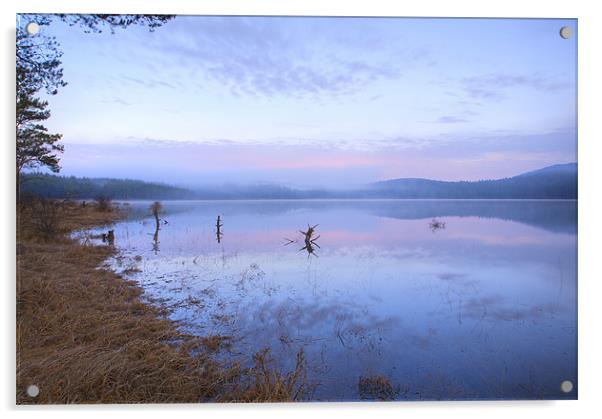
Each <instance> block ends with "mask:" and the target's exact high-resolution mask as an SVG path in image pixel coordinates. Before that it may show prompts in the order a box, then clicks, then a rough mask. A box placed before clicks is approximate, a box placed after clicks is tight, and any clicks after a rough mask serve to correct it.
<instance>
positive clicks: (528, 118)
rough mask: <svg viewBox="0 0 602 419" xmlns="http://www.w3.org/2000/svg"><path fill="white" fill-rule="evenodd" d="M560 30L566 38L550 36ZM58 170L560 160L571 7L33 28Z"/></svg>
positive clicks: (109, 173) (487, 172)
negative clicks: (549, 11)
mask: <svg viewBox="0 0 602 419" xmlns="http://www.w3.org/2000/svg"><path fill="white" fill-rule="evenodd" d="M562 26H569V27H571V28H572V32H573V36H572V37H571V38H570V39H563V38H562V37H560V36H559V29H560V28H561V27H562ZM42 30H45V31H48V32H49V33H50V34H51V35H54V36H56V38H57V41H58V42H59V43H60V44H61V46H62V49H63V51H64V55H63V57H62V61H63V66H64V77H65V80H66V81H67V82H68V83H69V84H68V86H66V87H64V88H62V89H60V91H59V93H58V94H57V95H55V96H52V97H49V98H48V100H49V101H50V109H51V111H52V117H51V118H50V120H48V123H47V126H48V128H49V129H50V130H51V131H52V132H60V133H62V134H63V140H62V141H63V144H64V145H65V152H64V155H63V156H62V160H61V165H62V170H61V172H62V173H63V174H66V175H76V176H94V177H96V176H103V177H128V178H135V179H143V180H149V181H161V182H166V183H172V184H178V185H184V186H195V185H209V184H224V183H241V184H250V183H264V182H266V183H278V184H285V185H289V186H295V187H315V186H324V187H353V186H357V185H362V184H365V183H369V182H373V181H378V180H384V179H393V178H401V177H424V178H430V179H442V180H476V179H491V178H501V177H507V176H513V175H516V174H519V173H522V172H525V171H529V170H534V169H538V168H541V167H544V166H547V165H551V164H557V163H567V162H574V161H576V141H577V129H576V82H577V79H576V48H577V42H576V33H577V23H576V21H575V20H544V19H542V20H534V19H524V20H518V19H418V18H412V19H409V18H308V17H299V18H293V17H195V16H186V17H184V16H178V17H176V18H175V19H174V20H172V21H169V22H168V23H166V24H165V25H164V26H163V27H160V28H158V29H156V30H155V31H154V32H149V31H148V29H146V28H143V27H129V28H127V29H125V30H121V29H117V30H116V31H115V33H114V34H111V33H110V31H109V30H106V31H103V33H100V34H96V33H88V34H87V33H84V32H83V30H82V29H81V28H79V27H69V26H68V25H66V24H64V23H62V22H55V23H53V24H52V25H51V26H50V27H43V28H42Z"/></svg>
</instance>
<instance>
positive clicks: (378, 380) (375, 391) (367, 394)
mask: <svg viewBox="0 0 602 419" xmlns="http://www.w3.org/2000/svg"><path fill="white" fill-rule="evenodd" d="M358 390H359V394H360V399H363V400H395V397H396V395H397V393H398V392H397V391H396V390H395V389H394V388H393V385H392V384H391V381H389V379H388V378H387V377H385V376H384V375H369V376H360V378H359V382H358Z"/></svg>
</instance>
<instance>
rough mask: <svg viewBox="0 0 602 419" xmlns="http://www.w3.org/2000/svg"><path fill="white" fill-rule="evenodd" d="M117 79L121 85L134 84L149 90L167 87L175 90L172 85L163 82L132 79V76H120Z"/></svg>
mask: <svg viewBox="0 0 602 419" xmlns="http://www.w3.org/2000/svg"><path fill="white" fill-rule="evenodd" d="M119 78H120V80H121V82H122V83H123V84H136V85H138V86H142V87H145V88H149V89H152V88H154V87H167V88H170V89H175V88H176V87H175V86H174V85H173V84H171V83H168V82H166V81H163V80H157V79H141V78H138V77H132V76H127V75H121V76H120V77H119Z"/></svg>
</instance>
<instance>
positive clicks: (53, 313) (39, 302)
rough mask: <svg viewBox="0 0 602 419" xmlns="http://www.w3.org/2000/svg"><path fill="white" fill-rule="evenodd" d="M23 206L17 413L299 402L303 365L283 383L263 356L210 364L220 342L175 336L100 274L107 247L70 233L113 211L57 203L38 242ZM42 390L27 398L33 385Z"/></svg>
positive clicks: (129, 292) (130, 290) (114, 279)
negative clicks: (50, 225) (51, 225)
mask: <svg viewBox="0 0 602 419" xmlns="http://www.w3.org/2000/svg"><path fill="white" fill-rule="evenodd" d="M34 210H35V208H34V207H33V206H29V205H22V206H21V208H20V210H19V217H18V233H17V236H18V237H17V242H18V243H17V403H19V404H38V403H170V402H180V403H186V402H206V401H228V402H231V401H240V402H280V401H293V400H299V399H301V398H302V396H303V392H304V389H305V387H304V382H305V370H306V365H305V360H304V358H303V354H302V353H300V354H299V355H298V357H297V363H296V367H295V370H294V371H292V372H290V373H286V374H285V373H280V372H278V371H275V370H274V369H272V368H271V367H270V362H269V356H268V353H267V352H261V353H259V354H256V355H255V356H254V358H253V359H254V362H255V365H254V366H253V367H251V368H242V367H241V366H240V365H238V364H235V363H233V364H228V365H224V364H222V363H218V362H217V361H215V360H212V359H211V356H210V353H211V352H212V351H215V350H218V349H219V347H220V346H222V345H224V344H225V343H227V340H228V339H227V338H224V337H215V336H210V337H205V338H203V337H200V338H199V337H194V336H189V335H186V334H184V333H181V332H180V331H179V330H178V329H177V328H176V327H175V325H174V323H172V322H171V321H169V320H168V319H166V318H165V317H164V316H162V313H161V311H160V310H159V309H158V308H155V307H153V306H151V305H149V304H145V303H144V302H143V301H142V300H141V294H142V289H141V288H140V287H138V286H137V285H136V283H134V282H131V281H127V280H125V279H123V278H122V277H120V276H118V275H117V274H115V273H113V272H111V271H109V270H106V269H102V268H99V266H100V265H102V263H103V262H104V261H105V260H106V259H107V258H108V257H109V256H110V255H111V254H112V252H114V248H113V247H112V246H94V245H89V244H82V243H80V242H78V241H76V240H74V239H71V238H69V237H68V233H69V232H71V231H73V230H75V229H82V228H90V227H92V226H98V225H103V224H106V223H110V222H112V221H115V220H116V219H118V218H119V217H120V216H122V214H121V213H120V212H119V211H105V210H103V211H98V210H97V209H96V208H95V207H93V206H86V207H83V206H81V205H79V204H76V203H61V204H60V205H59V207H58V210H57V214H58V224H57V234H54V235H51V236H42V235H40V234H39V233H38V232H37V231H36V227H35V223H32V219H33V217H34V215H33V212H32V211H34ZM32 384H34V385H36V386H38V387H39V389H40V393H39V395H38V396H37V397H35V398H32V397H29V396H28V395H27V394H26V389H27V387H28V386H29V385H32Z"/></svg>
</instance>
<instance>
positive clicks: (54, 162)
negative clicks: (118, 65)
mask: <svg viewBox="0 0 602 419" xmlns="http://www.w3.org/2000/svg"><path fill="white" fill-rule="evenodd" d="M172 18H173V16H168V15H77V14H70V15H68V14H55V15H38V14H20V15H17V19H18V22H17V33H16V75H17V79H16V83H17V84H16V96H17V97H16V108H17V115H16V116H17V118H16V137H17V150H16V155H17V157H16V177H17V179H16V180H17V198H18V196H19V184H20V181H21V173H22V171H23V169H27V168H37V167H42V166H45V167H47V168H49V169H50V170H51V171H53V172H58V171H59V170H60V165H59V160H60V158H59V154H60V153H61V152H63V146H62V145H60V144H58V141H59V140H60V139H61V137H62V136H61V134H51V133H49V132H48V129H47V128H46V127H45V126H44V125H43V124H42V123H43V122H44V121H46V120H47V119H48V118H50V110H49V109H48V102H47V101H44V100H41V99H40V98H39V97H38V95H39V94H40V92H42V91H45V92H46V93H47V94H50V95H55V94H57V92H58V89H59V88H61V87H64V86H66V85H67V82H65V80H63V69H62V67H61V56H62V55H63V52H62V51H61V49H60V45H59V43H58V42H57V41H56V39H55V37H53V36H50V35H48V34H46V33H45V32H44V30H43V28H44V27H46V26H48V25H50V24H51V23H52V22H53V21H63V22H65V23H67V24H68V25H70V26H80V27H81V28H82V29H83V31H84V32H86V33H89V32H96V33H98V32H102V28H104V27H108V28H109V29H110V30H111V33H113V32H114V31H115V28H127V27H128V26H130V25H143V26H147V27H148V28H149V30H151V31H152V30H154V29H155V28H157V27H159V26H161V25H162V24H163V23H165V22H166V21H168V20H169V19H172ZM31 22H33V23H37V24H38V25H39V27H40V28H41V31H40V33H38V34H36V35H29V34H28V33H27V32H26V30H25V24H27V23H31Z"/></svg>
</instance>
